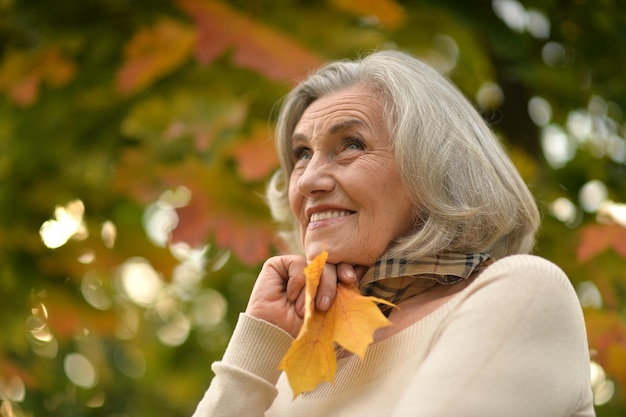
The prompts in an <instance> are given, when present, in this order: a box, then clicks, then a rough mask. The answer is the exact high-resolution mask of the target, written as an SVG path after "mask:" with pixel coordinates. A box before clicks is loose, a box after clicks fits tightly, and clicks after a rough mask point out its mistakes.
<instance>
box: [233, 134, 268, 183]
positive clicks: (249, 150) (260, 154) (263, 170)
mask: <svg viewBox="0 0 626 417" xmlns="http://www.w3.org/2000/svg"><path fill="white" fill-rule="evenodd" d="M251 136H252V138H251V140H250V141H248V142H245V143H243V144H241V145H239V146H237V147H236V148H235V149H234V150H233V156H234V157H235V159H236V160H237V163H238V164H237V167H238V170H239V174H240V175H241V177H242V178H243V179H245V180H248V181H259V180H262V179H264V178H265V177H266V176H267V175H268V174H269V173H270V172H272V171H273V170H274V169H275V168H276V167H277V166H278V155H276V149H275V148H274V143H273V142H272V140H271V139H270V132H268V131H267V127H266V126H265V125H259V126H257V127H256V128H255V129H254V130H253V131H252V135H251Z"/></svg>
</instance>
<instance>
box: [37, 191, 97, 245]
mask: <svg viewBox="0 0 626 417" xmlns="http://www.w3.org/2000/svg"><path fill="white" fill-rule="evenodd" d="M84 214H85V205H84V204H83V202H82V201H81V200H74V201H71V202H69V203H68V204H67V205H66V206H65V207H61V206H57V207H56V208H55V210H54V219H51V220H47V221H46V222H44V223H43V224H42V225H41V228H40V229H39V235H40V236H41V240H42V241H43V243H44V245H46V246H47V247H49V248H51V249H56V248H59V247H61V246H63V245H65V244H66V243H67V241H68V240H70V239H71V238H74V239H79V240H80V239H85V238H86V237H87V235H88V233H87V228H86V227H85V224H84V222H83V215H84Z"/></svg>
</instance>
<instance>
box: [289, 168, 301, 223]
mask: <svg viewBox="0 0 626 417" xmlns="http://www.w3.org/2000/svg"><path fill="white" fill-rule="evenodd" d="M297 183H298V182H297V180H296V179H295V178H293V177H292V178H291V179H290V181H289V188H288V198H289V208H291V212H292V213H293V214H294V215H295V216H296V218H297V217H298V213H299V210H300V207H301V206H302V198H301V195H300V193H299V192H298V190H297Z"/></svg>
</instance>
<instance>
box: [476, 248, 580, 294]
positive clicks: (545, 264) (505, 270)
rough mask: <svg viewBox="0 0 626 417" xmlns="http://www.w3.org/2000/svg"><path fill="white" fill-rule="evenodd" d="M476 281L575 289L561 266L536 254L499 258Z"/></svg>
mask: <svg viewBox="0 0 626 417" xmlns="http://www.w3.org/2000/svg"><path fill="white" fill-rule="evenodd" d="M476 281H477V282H497V283H498V284H501V285H513V286H521V287H528V288H529V289H530V288H535V287H537V286H541V287H546V288H548V287H554V288H555V289H559V288H560V289H561V290H565V291H568V292H569V291H573V288H572V285H571V282H570V280H569V278H568V277H567V275H566V274H565V272H563V270H562V269H561V268H560V267H559V266H557V265H556V264H555V263H553V262H551V261H549V260H547V259H545V258H541V257H539V256H535V255H510V256H507V257H504V258H501V259H498V260H497V261H495V262H494V263H493V264H492V265H490V266H489V267H487V269H485V271H483V272H482V273H481V274H480V275H479V276H478V278H477V279H476Z"/></svg>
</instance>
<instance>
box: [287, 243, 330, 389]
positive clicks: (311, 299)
mask: <svg viewBox="0 0 626 417" xmlns="http://www.w3.org/2000/svg"><path fill="white" fill-rule="evenodd" d="M326 259H328V252H326V251H323V252H322V253H321V254H319V255H318V256H316V257H315V258H314V259H313V261H312V262H311V263H310V264H309V265H307V267H306V268H305V269H304V274H305V276H306V293H305V307H304V308H305V310H304V324H303V325H302V328H301V329H300V334H298V337H297V338H296V340H294V341H293V343H292V344H291V346H290V348H289V350H288V351H287V354H286V355H285V357H284V358H283V360H282V362H281V364H280V366H279V369H282V370H284V371H285V373H286V374H287V378H288V379H289V384H290V385H291V389H292V390H293V395H294V398H295V397H297V396H298V395H300V394H301V393H303V392H306V391H311V390H313V389H314V388H315V387H316V386H317V384H319V383H320V382H322V381H328V382H333V381H334V376H335V370H336V369H337V359H336V358H335V349H334V344H333V333H334V328H333V325H334V320H333V319H332V317H329V316H332V312H331V311H330V310H329V311H328V312H326V313H322V312H320V311H318V310H316V309H315V294H317V287H318V286H319V283H320V278H321V275H322V270H323V269H324V264H325V263H326Z"/></svg>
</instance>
